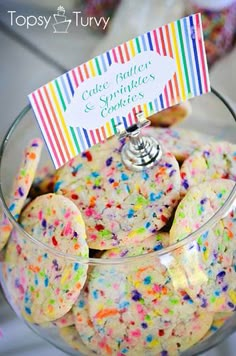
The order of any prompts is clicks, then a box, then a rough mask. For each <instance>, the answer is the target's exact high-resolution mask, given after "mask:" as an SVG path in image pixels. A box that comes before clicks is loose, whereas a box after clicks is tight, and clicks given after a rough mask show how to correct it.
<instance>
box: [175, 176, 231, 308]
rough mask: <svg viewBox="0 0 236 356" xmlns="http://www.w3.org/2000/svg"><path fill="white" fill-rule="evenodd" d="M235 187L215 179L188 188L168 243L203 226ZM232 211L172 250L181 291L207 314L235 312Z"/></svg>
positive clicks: (176, 214) (224, 180) (225, 180)
mask: <svg viewBox="0 0 236 356" xmlns="http://www.w3.org/2000/svg"><path fill="white" fill-rule="evenodd" d="M234 186H235V183H234V182H233V181H231V180H227V179H216V180H211V181H209V182H205V183H202V184H200V185H199V186H195V187H193V188H191V189H190V190H189V191H188V193H187V194H186V196H185V197H184V199H183V200H182V201H181V203H180V204H179V206H178V208H177V210H176V213H175V218H174V222H173V226H172V228H171V230H170V241H171V243H175V242H177V241H181V240H182V239H184V238H185V237H186V236H187V235H188V234H190V233H192V232H194V231H196V230H197V229H198V228H199V227H200V226H202V225H203V224H204V223H206V222H207V221H208V220H209V219H210V218H211V217H212V216H213V215H214V214H215V213H216V212H217V211H218V210H219V208H220V207H222V205H223V204H224V203H225V201H226V199H227V197H228V196H229V194H230V193H231V191H232V189H233V187H234ZM235 236H236V211H235V210H233V209H232V211H229V212H228V213H227V215H226V216H224V217H223V218H222V219H221V220H220V221H218V222H217V223H216V225H215V226H213V227H212V228H210V229H207V228H206V231H205V232H203V233H202V234H201V235H200V234H199V237H198V238H197V239H196V240H195V241H193V242H190V243H188V244H186V245H185V246H184V247H182V248H180V249H178V250H176V252H175V253H174V256H175V257H176V259H177V260H178V262H179V264H181V266H183V269H184V271H185V273H186V276H187V278H188V288H187V289H185V290H186V291H187V293H188V294H189V295H190V296H191V298H192V299H193V301H194V302H195V303H196V304H198V305H199V306H201V307H202V308H205V309H207V310H208V311H211V312H225V311H226V312H227V311H229V312H231V311H234V310H236V270H235V265H236V264H235V261H234V253H233V251H234V250H235V246H236V240H235Z"/></svg>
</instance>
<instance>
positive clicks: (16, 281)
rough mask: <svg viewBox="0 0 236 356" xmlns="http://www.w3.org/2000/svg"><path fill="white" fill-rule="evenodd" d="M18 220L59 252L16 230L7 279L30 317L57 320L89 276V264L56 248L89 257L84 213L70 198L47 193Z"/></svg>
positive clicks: (7, 266) (7, 268)
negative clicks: (20, 234)
mask: <svg viewBox="0 0 236 356" xmlns="http://www.w3.org/2000/svg"><path fill="white" fill-rule="evenodd" d="M20 223H21V225H22V227H23V228H24V229H25V231H26V232H27V233H29V234H31V235H32V236H33V238H34V239H36V240H38V241H40V242H42V243H44V244H45V245H47V246H49V247H51V248H53V249H54V250H55V254H54V253H52V252H50V251H47V250H46V249H45V248H44V247H39V246H38V245H37V244H36V243H35V242H33V241H32V242H31V241H30V240H29V239H28V238H26V237H24V236H18V235H17V234H16V236H15V239H13V240H12V242H11V243H10V244H9V245H8V247H7V251H6V259H5V261H6V283H7V285H8V286H9V290H14V289H15V294H16V296H15V298H16V305H17V306H18V307H19V309H20V312H21V314H22V315H23V317H24V318H25V319H26V320H28V321H30V322H34V323H42V322H45V321H53V320H56V319H58V318H60V317H62V316H63V315H65V314H66V313H67V312H68V311H69V310H70V309H71V308H72V306H73V304H74V303H75V301H76V300H77V298H78V295H79V293H80V291H81V289H82V287H83V285H84V283H85V280H86V277H87V269H88V267H87V265H86V264H82V263H77V262H76V260H75V262H73V261H71V260H67V259H66V258H65V257H63V256H59V255H57V254H56V253H57V252H60V253H64V254H69V255H74V256H75V258H76V257H77V256H78V257H85V258H87V257H88V246H87V243H86V234H85V226H84V222H83V219H82V217H81V214H80V212H79V210H78V208H77V207H76V206H75V204H74V203H73V202H71V201H70V200H69V199H67V198H66V197H63V196H60V195H55V194H47V195H42V196H40V197H38V198H36V199H35V200H33V201H32V202H31V203H30V204H29V205H28V206H27V207H26V209H25V210H24V211H23V213H22V214H21V218H20ZM9 246H10V247H9ZM16 285H17V288H15V286H16Z"/></svg>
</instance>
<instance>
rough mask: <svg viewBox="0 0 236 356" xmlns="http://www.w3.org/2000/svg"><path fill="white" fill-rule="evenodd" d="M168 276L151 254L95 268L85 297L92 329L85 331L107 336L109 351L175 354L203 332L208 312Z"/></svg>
mask: <svg viewBox="0 0 236 356" xmlns="http://www.w3.org/2000/svg"><path fill="white" fill-rule="evenodd" d="M106 254H108V255H109V254H110V251H107V252H105V253H104V255H106ZM131 255H132V256H133V251H132V252H131V254H130V255H129V254H128V256H131ZM126 256H127V255H126ZM128 256H127V257H128ZM103 257H104V256H103ZM105 257H106V256H105ZM111 263H112V260H111ZM173 263H174V261H173ZM175 267H176V269H178V266H177V264H175ZM179 275H180V274H178V273H177V276H179ZM173 276H174V274H172V276H170V274H169V273H168V269H167V268H166V267H165V266H164V265H163V264H162V263H160V261H159V260H158V259H157V258H155V257H154V258H151V257H150V258H149V259H148V262H147V260H145V262H144V261H143V260H142V262H135V263H134V264H133V263H130V265H129V268H128V267H127V266H124V265H118V266H116V265H113V266H112V265H110V266H96V267H95V268H94V269H93V271H92V272H91V274H90V276H89V279H88V297H87V298H86V300H87V303H88V307H87V310H88V314H89V320H91V322H92V325H93V327H94V329H95V331H94V330H93V329H90V331H92V333H94V335H96V338H97V335H99V336H100V338H102V337H103V338H106V342H107V344H108V346H109V347H110V348H111V349H112V350H113V352H114V350H116V353H115V352H114V353H113V354H114V355H122V354H127V355H129V354H130V355H133V354H134V352H135V354H137V355H150V356H152V355H153V356H154V355H159V354H160V355H161V354H162V353H163V354H166V355H168V354H170V355H174V354H178V352H180V351H183V350H185V349H187V348H188V347H190V346H191V345H193V344H194V343H196V342H197V341H198V340H199V339H201V338H202V337H203V336H204V335H205V334H206V332H207V331H208V329H209V327H210V325H211V323H212V319H213V316H212V314H211V313H209V314H206V313H204V312H203V311H201V310H200V309H199V308H198V307H197V306H196V305H195V304H194V303H193V301H192V300H191V298H190V297H189V296H188V295H187V294H186V293H185V292H178V291H177V290H176V288H175V287H174V285H173V283H172V282H173V281H172V278H173ZM177 278H178V277H177ZM172 336H173V338H172ZM87 339H88V340H89V337H87ZM95 340H96V339H95Z"/></svg>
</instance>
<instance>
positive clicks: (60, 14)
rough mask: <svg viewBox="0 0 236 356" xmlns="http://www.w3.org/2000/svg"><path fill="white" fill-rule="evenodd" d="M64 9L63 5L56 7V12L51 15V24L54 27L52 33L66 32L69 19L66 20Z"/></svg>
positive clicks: (69, 22)
mask: <svg viewBox="0 0 236 356" xmlns="http://www.w3.org/2000/svg"><path fill="white" fill-rule="evenodd" d="M65 13H66V11H65V9H64V7H63V6H59V7H58V8H57V13H56V14H54V15H53V17H54V20H55V23H54V24H53V25H52V26H53V28H54V32H53V33H68V29H69V27H70V24H71V20H67V18H66V15H65Z"/></svg>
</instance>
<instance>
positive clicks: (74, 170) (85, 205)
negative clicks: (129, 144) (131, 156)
mask: <svg viewBox="0 0 236 356" xmlns="http://www.w3.org/2000/svg"><path fill="white" fill-rule="evenodd" d="M122 145H123V143H122V142H119V141H118V140H117V138H113V139H112V140H110V142H109V146H107V144H106V143H105V144H104V145H100V149H99V150H97V151H91V152H87V153H85V154H83V155H82V157H81V156H78V157H77V158H76V159H74V160H73V161H70V162H69V163H68V164H66V165H65V166H64V167H63V168H62V169H60V170H59V171H58V172H57V181H56V183H55V191H56V193H58V194H62V195H64V196H66V197H68V198H69V199H71V200H72V201H73V202H74V203H75V204H76V205H77V206H78V207H79V209H80V210H81V213H82V215H83V218H84V221H85V225H86V232H87V241H88V245H89V247H90V248H93V249H98V250H105V249H110V248H113V247H117V246H121V245H126V244H128V245H130V244H135V243H137V242H138V241H142V240H144V239H145V238H147V237H149V236H151V235H153V234H155V233H156V232H157V231H159V230H160V229H161V228H162V227H163V226H164V225H165V224H166V223H167V221H168V219H169V218H170V216H171V214H172V211H173V209H174V207H175V206H176V204H177V203H178V200H179V184H180V178H179V166H178V163H177V161H176V159H175V157H174V156H173V155H172V154H171V153H165V154H163V156H162V158H161V160H160V161H159V162H158V165H157V166H155V167H153V168H152V169H150V170H147V171H143V172H133V171H129V170H128V169H127V168H126V167H125V166H124V165H123V163H122V162H121V156H120V151H121V149H122Z"/></svg>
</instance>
